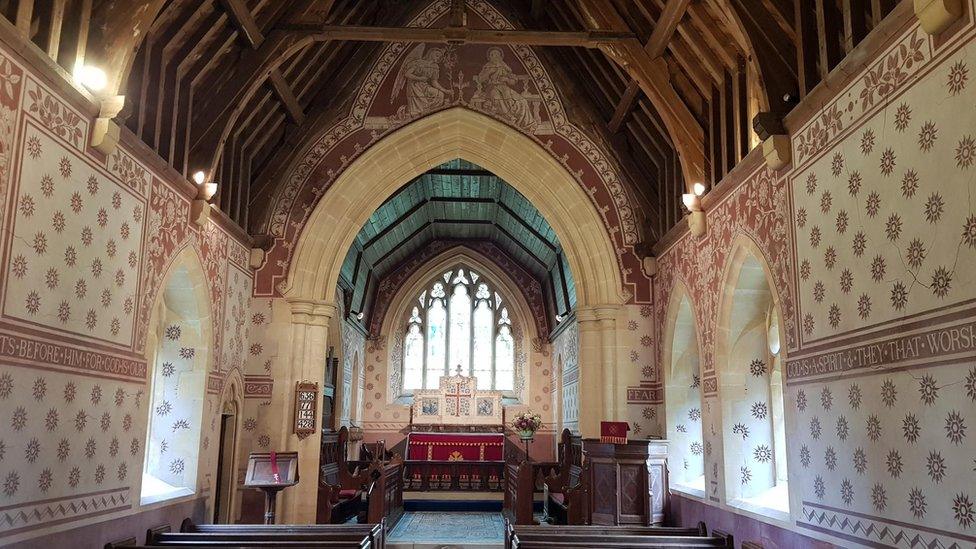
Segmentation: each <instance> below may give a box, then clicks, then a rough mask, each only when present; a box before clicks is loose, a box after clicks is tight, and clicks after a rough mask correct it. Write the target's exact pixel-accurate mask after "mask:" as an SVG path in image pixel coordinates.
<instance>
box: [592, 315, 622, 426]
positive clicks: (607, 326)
mask: <svg viewBox="0 0 976 549" xmlns="http://www.w3.org/2000/svg"><path fill="white" fill-rule="evenodd" d="M618 310H619V307H614V306H612V305H606V306H599V307H596V308H595V311H596V317H597V325H598V326H599V329H600V338H601V346H602V349H601V362H600V367H601V372H602V374H601V375H602V376H603V382H604V386H603V418H604V419H605V420H606V421H620V420H621V419H622V418H623V415H621V414H620V413H619V410H618V408H619V405H618V404H619V403H620V402H623V401H625V400H626V399H622V398H620V390H621V388H622V387H621V383H620V380H621V379H622V378H623V376H621V375H620V372H619V371H618V369H617V311H618Z"/></svg>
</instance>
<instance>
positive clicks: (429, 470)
mask: <svg viewBox="0 0 976 549" xmlns="http://www.w3.org/2000/svg"><path fill="white" fill-rule="evenodd" d="M403 465H404V471H403V482H404V485H403V489H404V490H405V491H408V492H411V491H413V492H438V491H453V492H501V491H502V490H503V488H504V486H503V475H504V470H505V462H504V461H427V460H407V461H405V462H403Z"/></svg>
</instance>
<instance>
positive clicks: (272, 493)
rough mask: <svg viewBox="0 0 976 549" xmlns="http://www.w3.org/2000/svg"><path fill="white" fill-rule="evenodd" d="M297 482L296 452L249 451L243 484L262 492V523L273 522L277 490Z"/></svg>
mask: <svg viewBox="0 0 976 549" xmlns="http://www.w3.org/2000/svg"><path fill="white" fill-rule="evenodd" d="M296 484H298V452H281V453H277V452H268V453H265V452H251V454H250V455H249V456H248V457H247V474H246V475H245V476H244V486H245V487H247V488H256V489H258V490H261V491H263V492H264V523H265V524H274V523H275V500H276V499H277V496H278V492H280V491H282V490H284V489H285V488H288V487H289V486H294V485H296Z"/></svg>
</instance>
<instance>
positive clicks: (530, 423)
mask: <svg viewBox="0 0 976 549" xmlns="http://www.w3.org/2000/svg"><path fill="white" fill-rule="evenodd" d="M539 427H542V416H540V415H539V414H533V413H532V412H522V413H520V414H518V415H516V416H515V419H513V420H512V429H514V430H515V431H516V432H518V435H519V438H520V439H522V440H532V439H533V438H535V432H536V431H538V430H539Z"/></svg>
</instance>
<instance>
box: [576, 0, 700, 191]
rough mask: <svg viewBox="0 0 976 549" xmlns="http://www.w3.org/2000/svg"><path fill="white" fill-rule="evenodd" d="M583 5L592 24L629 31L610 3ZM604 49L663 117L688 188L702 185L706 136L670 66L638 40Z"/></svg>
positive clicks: (586, 1) (589, 0)
mask: <svg viewBox="0 0 976 549" xmlns="http://www.w3.org/2000/svg"><path fill="white" fill-rule="evenodd" d="M581 3H582V6H583V7H584V8H585V10H586V12H587V15H588V18H589V19H591V21H590V22H596V23H597V25H599V26H601V27H604V28H606V27H609V28H615V29H621V28H626V22H625V21H624V20H623V19H622V18H621V16H620V14H618V13H617V11H616V10H615V9H614V7H613V5H612V4H611V3H610V2H609V0H581ZM685 7H687V5H686V6H685ZM601 49H603V51H604V53H606V54H607V55H608V56H609V57H610V58H611V59H613V60H614V61H616V62H618V63H620V65H621V66H623V67H624V68H625V69H627V71H628V72H629V73H630V75H631V77H632V78H633V79H634V80H636V81H637V83H638V85H639V86H640V87H641V89H642V90H643V91H644V94H645V95H646V96H647V98H648V99H649V100H650V101H651V102H652V103H653V105H654V107H655V109H656V110H657V111H658V113H660V116H661V119H662V120H663V121H664V124H665V126H666V127H667V130H668V133H669V134H670V135H671V140H672V141H673V142H674V144H675V150H676V151H677V153H678V157H679V159H680V160H681V167H682V172H683V174H684V179H685V184H686V185H687V186H689V187H690V185H691V184H692V183H695V182H699V181H701V180H702V179H703V178H704V176H705V152H704V150H705V145H704V143H705V133H704V130H703V129H702V127H701V124H699V123H698V120H697V119H696V118H695V116H694V114H692V112H691V110H690V109H689V108H688V106H687V105H686V104H685V103H684V101H683V100H682V99H681V97H680V96H679V95H678V93H677V92H676V91H675V89H674V87H672V86H671V82H670V79H669V76H668V68H667V63H665V61H664V60H663V59H661V58H660V57H658V58H652V57H650V55H648V51H647V50H646V49H645V48H644V46H643V45H642V44H640V42H638V41H637V40H636V39H630V40H620V41H617V42H613V43H605V44H603V45H602V46H601Z"/></svg>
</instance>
